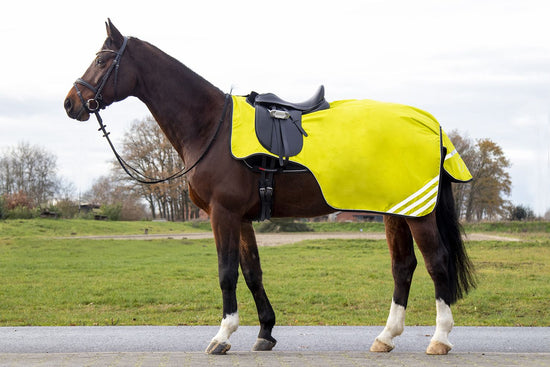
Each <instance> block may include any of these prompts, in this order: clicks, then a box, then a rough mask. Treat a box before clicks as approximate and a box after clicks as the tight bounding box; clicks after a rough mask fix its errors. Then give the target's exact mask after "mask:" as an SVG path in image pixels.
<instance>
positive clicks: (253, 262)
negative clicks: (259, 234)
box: [240, 222, 277, 351]
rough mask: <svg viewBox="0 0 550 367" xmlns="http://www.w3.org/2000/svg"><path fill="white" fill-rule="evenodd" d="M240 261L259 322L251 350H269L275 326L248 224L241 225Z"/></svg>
mask: <svg viewBox="0 0 550 367" xmlns="http://www.w3.org/2000/svg"><path fill="white" fill-rule="evenodd" d="M240 261H241V269H242V272H243V276H244V279H245V280H246V284H247V285H248V288H249V289H250V292H252V296H253V297H254V301H255V302H256V309H257V310H258V318H259V320H260V333H259V334H258V340H257V341H256V344H254V346H253V347H252V350H254V351H266V350H271V349H273V347H274V346H275V344H276V343H277V341H276V340H275V339H274V338H273V337H272V336H271V331H272V330H273V326H274V325H275V313H274V312H273V308H272V307H271V304H270V303H269V299H268V298H267V295H266V293H265V290H264V285H263V281H262V268H261V266H260V256H259V254H258V246H257V243H256V236H255V235H254V229H253V228H252V223H250V222H243V223H242V224H241V242H240Z"/></svg>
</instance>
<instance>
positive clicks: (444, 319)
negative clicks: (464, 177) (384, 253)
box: [407, 213, 454, 354]
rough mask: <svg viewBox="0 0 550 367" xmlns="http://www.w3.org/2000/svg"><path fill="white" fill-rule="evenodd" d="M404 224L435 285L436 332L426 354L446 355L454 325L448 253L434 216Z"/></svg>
mask: <svg viewBox="0 0 550 367" xmlns="http://www.w3.org/2000/svg"><path fill="white" fill-rule="evenodd" d="M407 222H408V224H409V226H410V228H411V231H412V233H413V236H414V239H415V241H416V244H417V246H418V248H419V249H420V251H421V252H422V256H423V257H424V262H425V263H426V268H427V270H428V273H429V274H430V276H431V278H432V280H433V282H434V285H435V299H436V310H437V317H436V328H435V333H434V335H433V337H432V340H431V342H430V345H429V346H428V349H427V350H426V353H427V354H447V353H448V352H449V351H450V350H451V348H452V344H451V343H450V342H449V338H448V336H449V333H450V332H451V329H452V327H453V325H454V321H453V315H452V313H451V308H450V304H451V303H452V301H453V293H452V290H451V287H450V285H451V284H452V280H451V279H450V272H449V252H448V250H447V248H446V247H445V246H444V244H443V243H442V240H441V237H440V235H439V231H438V228H437V223H436V217H435V214H434V213H431V214H429V215H427V216H425V217H422V218H410V219H407Z"/></svg>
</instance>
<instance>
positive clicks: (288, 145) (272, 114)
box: [246, 86, 330, 166]
mask: <svg viewBox="0 0 550 367" xmlns="http://www.w3.org/2000/svg"><path fill="white" fill-rule="evenodd" d="M246 100H247V102H248V103H250V104H251V105H252V106H254V108H255V111H256V112H255V127H256V136H257V137H258V140H259V141H260V143H261V144H262V146H263V147H264V148H265V149H267V150H268V151H269V152H271V153H273V154H275V155H277V156H279V164H280V165H281V166H283V165H284V164H285V161H288V158H289V157H292V156H295V155H297V154H298V153H300V152H301V151H302V147H303V144H304V141H303V138H304V136H307V133H306V132H305V130H304V129H303V128H302V115H305V114H308V113H311V112H315V111H320V110H325V109H327V108H329V107H330V106H329V103H328V102H327V101H326V100H325V88H324V87H323V86H320V87H319V89H318V90H317V92H316V93H315V95H314V96H313V97H311V98H310V99H308V100H307V101H304V102H302V103H294V102H287V101H285V100H283V99H281V98H279V97H278V96H276V95H275V94H273V93H265V94H258V93H256V92H252V93H250V94H249V95H248V96H247V99H246Z"/></svg>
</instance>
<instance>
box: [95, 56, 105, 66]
mask: <svg viewBox="0 0 550 367" xmlns="http://www.w3.org/2000/svg"><path fill="white" fill-rule="evenodd" d="M95 64H96V65H97V66H99V67H103V66H105V60H103V58H101V57H99V56H98V57H97V58H96V59H95Z"/></svg>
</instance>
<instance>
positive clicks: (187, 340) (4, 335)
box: [0, 326, 550, 365]
mask: <svg viewBox="0 0 550 367" xmlns="http://www.w3.org/2000/svg"><path fill="white" fill-rule="evenodd" d="M217 330H218V327H216V326H168V327H165V326H105V327H103V326H90V327H78V326H77V327H2V328H0V353H90V352H102V353H103V352H203V351H204V349H205V348H206V346H207V345H208V343H209V341H210V339H211V338H212V337H213V336H214V335H215V334H216V332H217ZM258 330H259V329H258V327H254V326H241V327H240V328H239V329H238V330H237V332H236V333H235V334H233V336H232V337H231V344H232V348H231V351H230V352H247V351H249V350H250V348H251V347H252V345H253V344H254V342H255V340H256V335H257V333H258ZM381 330H382V327H379V326H278V327H275V329H274V332H273V336H274V337H275V338H276V339H277V340H278V344H277V346H276V347H275V349H274V351H281V352H296V351H298V352H315V351H321V352H323V351H362V352H365V351H368V349H369V348H370V345H371V343H372V342H373V341H374V338H375V337H376V336H377V335H378V333H379V332H380V331H381ZM433 332H434V327H424V326H420V327H406V328H405V332H404V333H403V335H401V336H400V337H398V338H396V339H395V342H396V348H395V350H394V352H398V353H399V352H414V353H423V352H424V351H425V349H426V347H427V346H428V344H429V342H430V338H431V336H432V333H433ZM449 339H450V340H451V343H453V344H454V348H453V350H452V351H451V353H550V328H543V327H540V328H532V327H455V328H454V329H453V331H452V333H451V335H450V337H449ZM548 365H550V361H549V364H548Z"/></svg>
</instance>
